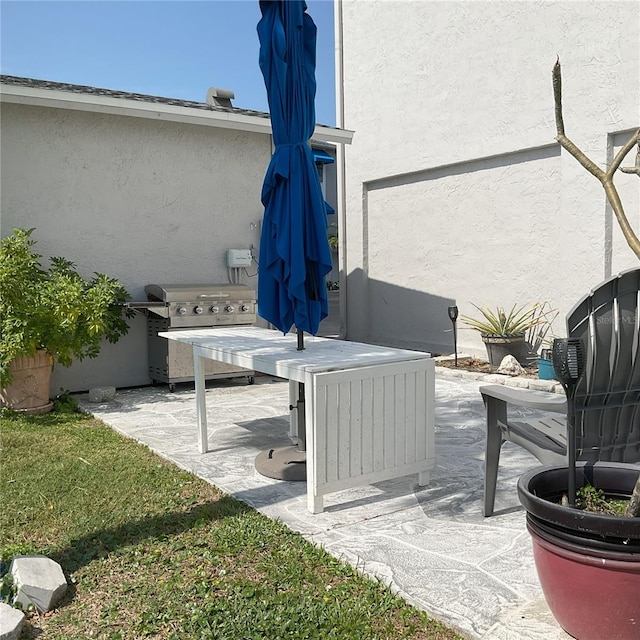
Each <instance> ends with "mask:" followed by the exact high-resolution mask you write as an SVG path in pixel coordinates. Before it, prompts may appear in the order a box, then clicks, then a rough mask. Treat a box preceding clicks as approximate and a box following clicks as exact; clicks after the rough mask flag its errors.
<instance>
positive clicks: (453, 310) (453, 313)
mask: <svg viewBox="0 0 640 640" xmlns="http://www.w3.org/2000/svg"><path fill="white" fill-rule="evenodd" d="M447 312H448V313H449V319H450V320H451V324H453V354H454V355H453V360H454V365H455V366H456V367H457V366H458V332H457V329H456V320H457V319H458V307H456V306H455V305H452V306H451V307H447Z"/></svg>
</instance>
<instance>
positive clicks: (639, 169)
mask: <svg viewBox="0 0 640 640" xmlns="http://www.w3.org/2000/svg"><path fill="white" fill-rule="evenodd" d="M635 142H637V143H638V151H637V152H636V164H635V166H634V167H620V171H622V173H635V174H636V175H637V176H638V177H639V178H640V129H638V132H637V133H636V135H635ZM627 145H629V149H627V150H626V151H625V149H626V147H627ZM633 145H634V139H633V138H631V140H629V142H627V144H625V146H624V147H622V149H620V151H618V153H617V155H616V157H615V158H614V160H613V162H614V163H615V162H616V160H617V159H618V156H620V161H619V162H618V164H620V163H621V162H622V159H623V158H624V157H625V156H626V155H627V153H629V151H631V147H632V146H633ZM612 166H613V165H612Z"/></svg>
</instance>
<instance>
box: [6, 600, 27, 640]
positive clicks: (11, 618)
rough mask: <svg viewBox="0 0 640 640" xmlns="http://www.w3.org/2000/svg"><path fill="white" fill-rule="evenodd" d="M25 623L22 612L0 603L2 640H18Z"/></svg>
mask: <svg viewBox="0 0 640 640" xmlns="http://www.w3.org/2000/svg"><path fill="white" fill-rule="evenodd" d="M23 622H24V613H22V611H19V610H18V609H14V608H13V607H10V606H9V605H8V604H5V603H4V602H0V640H17V639H18V636H19V635H20V631H22V623H23Z"/></svg>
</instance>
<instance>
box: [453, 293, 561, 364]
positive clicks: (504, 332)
mask: <svg viewBox="0 0 640 640" xmlns="http://www.w3.org/2000/svg"><path fill="white" fill-rule="evenodd" d="M473 306H474V307H475V308H476V309H477V310H478V311H479V312H480V315H481V318H480V319H478V318H473V317H471V316H466V315H465V316H462V321H463V322H464V323H465V324H467V325H468V326H470V327H471V328H472V329H475V330H476V331H479V332H480V335H481V336H482V341H483V342H484V344H485V346H486V348H487V356H488V359H489V364H491V365H492V366H494V367H497V366H499V365H500V363H501V362H502V359H503V358H504V357H505V356H507V355H512V356H513V357H514V358H516V360H518V362H519V363H520V364H527V358H528V349H527V346H526V340H525V338H526V334H527V332H528V331H531V330H532V329H534V328H536V327H540V326H541V325H545V326H549V320H548V313H549V311H548V309H547V307H546V303H541V302H536V303H534V304H529V305H522V306H517V305H513V307H511V309H510V310H509V311H505V308H504V307H497V308H496V309H490V308H489V307H479V306H477V305H475V304H474V305H473Z"/></svg>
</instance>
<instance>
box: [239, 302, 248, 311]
mask: <svg viewBox="0 0 640 640" xmlns="http://www.w3.org/2000/svg"><path fill="white" fill-rule="evenodd" d="M240 311H249V305H246V304H243V305H242V306H241V307H240Z"/></svg>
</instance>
